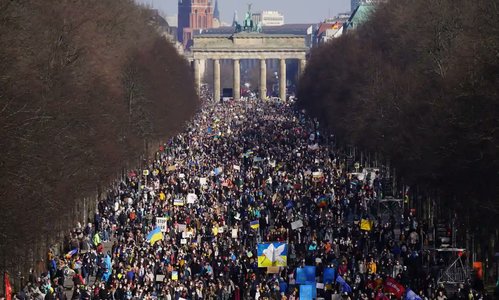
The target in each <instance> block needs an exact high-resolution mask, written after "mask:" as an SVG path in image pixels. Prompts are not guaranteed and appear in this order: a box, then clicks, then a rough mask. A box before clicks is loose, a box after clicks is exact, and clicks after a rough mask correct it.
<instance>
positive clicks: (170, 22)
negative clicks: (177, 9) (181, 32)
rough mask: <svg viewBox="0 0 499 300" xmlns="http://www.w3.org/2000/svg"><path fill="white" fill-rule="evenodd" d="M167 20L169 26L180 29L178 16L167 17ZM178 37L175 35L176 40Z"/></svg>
mask: <svg viewBox="0 0 499 300" xmlns="http://www.w3.org/2000/svg"><path fill="white" fill-rule="evenodd" d="M165 20H166V22H167V23H168V25H170V27H175V28H178V16H177V15H173V16H166V18H165ZM176 36H177V35H176V34H175V38H176Z"/></svg>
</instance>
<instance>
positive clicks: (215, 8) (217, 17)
mask: <svg viewBox="0 0 499 300" xmlns="http://www.w3.org/2000/svg"><path fill="white" fill-rule="evenodd" d="M213 18H214V19H217V20H218V21H219V22H220V21H221V20H220V11H219V10H218V0H215V7H214V8H213Z"/></svg>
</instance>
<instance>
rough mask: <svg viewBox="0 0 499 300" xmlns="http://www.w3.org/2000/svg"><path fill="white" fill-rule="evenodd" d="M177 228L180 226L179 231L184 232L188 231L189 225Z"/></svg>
mask: <svg viewBox="0 0 499 300" xmlns="http://www.w3.org/2000/svg"><path fill="white" fill-rule="evenodd" d="M177 226H178V231H180V232H184V231H186V230H187V225H185V224H178V225H177Z"/></svg>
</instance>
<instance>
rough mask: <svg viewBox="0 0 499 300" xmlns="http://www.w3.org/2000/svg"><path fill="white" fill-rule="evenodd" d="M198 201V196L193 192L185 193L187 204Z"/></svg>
mask: <svg viewBox="0 0 499 300" xmlns="http://www.w3.org/2000/svg"><path fill="white" fill-rule="evenodd" d="M197 201H198V196H197V195H196V194H193V193H189V194H187V204H194V203H196V202H197Z"/></svg>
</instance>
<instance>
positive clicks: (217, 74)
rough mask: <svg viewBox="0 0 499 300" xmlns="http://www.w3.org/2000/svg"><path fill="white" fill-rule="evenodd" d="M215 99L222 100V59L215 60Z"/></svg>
mask: <svg viewBox="0 0 499 300" xmlns="http://www.w3.org/2000/svg"><path fill="white" fill-rule="evenodd" d="M213 100H215V101H220V60H218V59H214V60H213Z"/></svg>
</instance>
